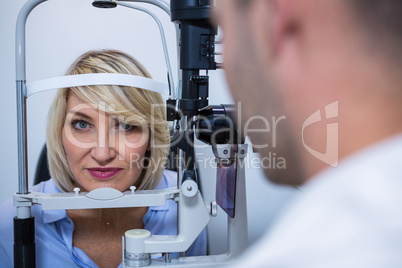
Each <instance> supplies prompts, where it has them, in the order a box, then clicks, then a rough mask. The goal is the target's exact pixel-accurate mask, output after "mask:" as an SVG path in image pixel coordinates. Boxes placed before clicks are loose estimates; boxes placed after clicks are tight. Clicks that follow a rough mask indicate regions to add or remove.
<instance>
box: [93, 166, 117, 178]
mask: <svg viewBox="0 0 402 268" xmlns="http://www.w3.org/2000/svg"><path fill="white" fill-rule="evenodd" d="M87 170H88V172H89V174H91V175H92V177H94V178H96V179H98V180H108V179H110V178H112V177H114V176H116V175H117V174H119V173H120V172H122V171H123V169H121V168H101V167H97V168H87Z"/></svg>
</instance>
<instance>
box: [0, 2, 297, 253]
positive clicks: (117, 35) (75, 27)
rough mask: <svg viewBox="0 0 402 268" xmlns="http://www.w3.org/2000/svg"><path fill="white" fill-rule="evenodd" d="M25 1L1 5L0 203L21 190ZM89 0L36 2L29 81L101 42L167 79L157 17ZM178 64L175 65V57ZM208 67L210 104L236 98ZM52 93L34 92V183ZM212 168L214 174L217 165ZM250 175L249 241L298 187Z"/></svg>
mask: <svg viewBox="0 0 402 268" xmlns="http://www.w3.org/2000/svg"><path fill="white" fill-rule="evenodd" d="M25 2H26V1H23V0H13V1H7V2H5V0H3V5H2V8H1V9H0V59H1V62H0V81H1V86H0V89H1V98H0V122H1V124H2V128H1V132H0V133H1V136H0V137H1V138H0V151H1V155H0V170H1V171H2V174H3V175H2V178H1V185H2V186H1V187H0V202H2V201H3V200H4V199H6V198H8V197H10V196H11V195H12V194H13V193H14V192H16V191H17V185H18V183H17V138H16V136H17V129H16V108H15V103H16V100H15V63H14V43H15V42H14V39H15V38H14V31H15V22H16V19H17V15H18V12H19V10H20V9H21V7H22V5H23V4H24V3H25ZM91 2H92V1H91V0H51V1H48V2H45V3H43V4H41V5H40V6H38V7H37V8H36V9H34V11H33V12H32V13H31V15H30V16H29V18H28V21H27V82H28V83H29V82H30V81H36V80H39V79H44V78H49V77H54V76H60V75H63V74H64V72H65V70H66V69H67V67H68V66H69V64H71V63H72V61H73V60H74V59H75V58H76V57H77V56H79V55H80V54H82V53H83V52H85V51H87V50H90V49H102V48H114V49H119V50H123V51H125V52H128V53H129V54H131V55H133V56H134V57H136V58H137V59H139V60H140V61H141V62H142V63H144V65H145V66H146V67H147V69H148V70H149V71H150V72H151V74H152V75H153V77H154V78H155V79H156V80H158V81H166V67H165V63H164V60H163V51H162V46H161V43H160V38H159V32H158V29H157V27H156V24H155V23H154V22H153V20H151V19H150V17H148V16H146V15H145V14H142V13H139V12H137V11H133V10H130V9H127V8H123V7H118V8H116V9H109V10H103V9H96V8H93V7H92V5H91ZM150 8H151V9H152V10H153V11H154V12H155V13H157V14H159V15H160V16H159V17H160V18H161V19H162V22H163V24H164V27H165V30H166V31H167V38H168V44H169V50H170V54H171V58H172V59H175V57H176V44H175V38H174V31H173V29H174V28H173V24H172V23H171V22H170V19H169V18H168V17H167V15H166V14H165V13H163V12H162V11H160V10H159V9H157V8H154V7H152V6H151V7H150ZM172 63H173V66H172V67H173V68H174V70H176V64H175V61H173V62H172ZM210 74H211V81H212V83H211V86H210V88H211V90H210V103H211V104H219V103H231V97H230V94H229V92H228V90H227V87H226V84H225V81H224V76H223V71H215V72H210ZM175 77H176V75H175ZM53 94H54V92H46V93H41V94H38V95H34V96H32V97H31V98H29V99H28V144H29V147H28V150H29V152H28V161H29V183H30V185H31V184H32V181H33V176H34V173H35V167H36V162H37V158H38V155H39V152H40V150H41V149H42V146H43V144H44V142H45V124H46V114H47V110H48V108H49V105H50V102H51V99H52V97H53ZM206 172H209V174H215V171H214V170H209V171H206ZM206 174H208V173H206ZM247 176H248V181H247V187H248V189H247V191H248V208H249V230H250V241H251V242H253V241H255V240H256V239H257V238H258V237H260V236H261V233H262V232H263V231H264V230H265V229H266V228H267V227H268V226H269V225H270V223H271V221H272V220H273V219H274V217H275V215H276V213H277V212H278V211H279V210H280V208H281V206H282V205H283V204H284V203H285V202H286V201H287V200H288V199H289V197H290V196H291V195H292V192H293V189H290V188H284V187H278V186H273V185H272V184H269V183H268V182H266V180H265V178H264V176H263V175H262V172H261V171H260V170H259V169H249V170H247ZM0 217H1V216H0ZM219 224H220V223H219ZM223 224H224V223H223ZM215 247H217V248H219V247H221V248H222V247H224V244H223V242H222V241H221V240H220V239H217V241H216V243H215ZM216 251H219V249H216Z"/></svg>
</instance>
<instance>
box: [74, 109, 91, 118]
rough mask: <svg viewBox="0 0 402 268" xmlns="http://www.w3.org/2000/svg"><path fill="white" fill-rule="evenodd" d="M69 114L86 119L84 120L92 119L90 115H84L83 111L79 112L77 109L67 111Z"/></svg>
mask: <svg viewBox="0 0 402 268" xmlns="http://www.w3.org/2000/svg"><path fill="white" fill-rule="evenodd" d="M69 114H72V115H73V116H79V117H82V118H83V119H86V120H92V118H91V117H90V116H88V115H86V114H84V113H81V112H77V111H73V110H72V111H70V112H69Z"/></svg>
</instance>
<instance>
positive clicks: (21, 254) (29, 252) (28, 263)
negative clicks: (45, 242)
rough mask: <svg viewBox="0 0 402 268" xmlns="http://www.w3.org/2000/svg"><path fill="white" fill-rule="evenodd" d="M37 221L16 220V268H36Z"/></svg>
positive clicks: (29, 219) (32, 219)
mask: <svg viewBox="0 0 402 268" xmlns="http://www.w3.org/2000/svg"><path fill="white" fill-rule="evenodd" d="M35 267H36V258H35V219H34V217H31V218H28V219H18V218H17V217H15V218H14V268H35Z"/></svg>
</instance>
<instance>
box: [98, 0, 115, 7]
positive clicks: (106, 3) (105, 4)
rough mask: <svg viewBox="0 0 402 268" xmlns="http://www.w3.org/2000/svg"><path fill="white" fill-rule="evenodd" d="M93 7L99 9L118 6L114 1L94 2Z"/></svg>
mask: <svg viewBox="0 0 402 268" xmlns="http://www.w3.org/2000/svg"><path fill="white" fill-rule="evenodd" d="M92 5H93V6H94V7H98V8H115V7H117V4H116V3H115V2H112V1H93V2H92Z"/></svg>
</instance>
